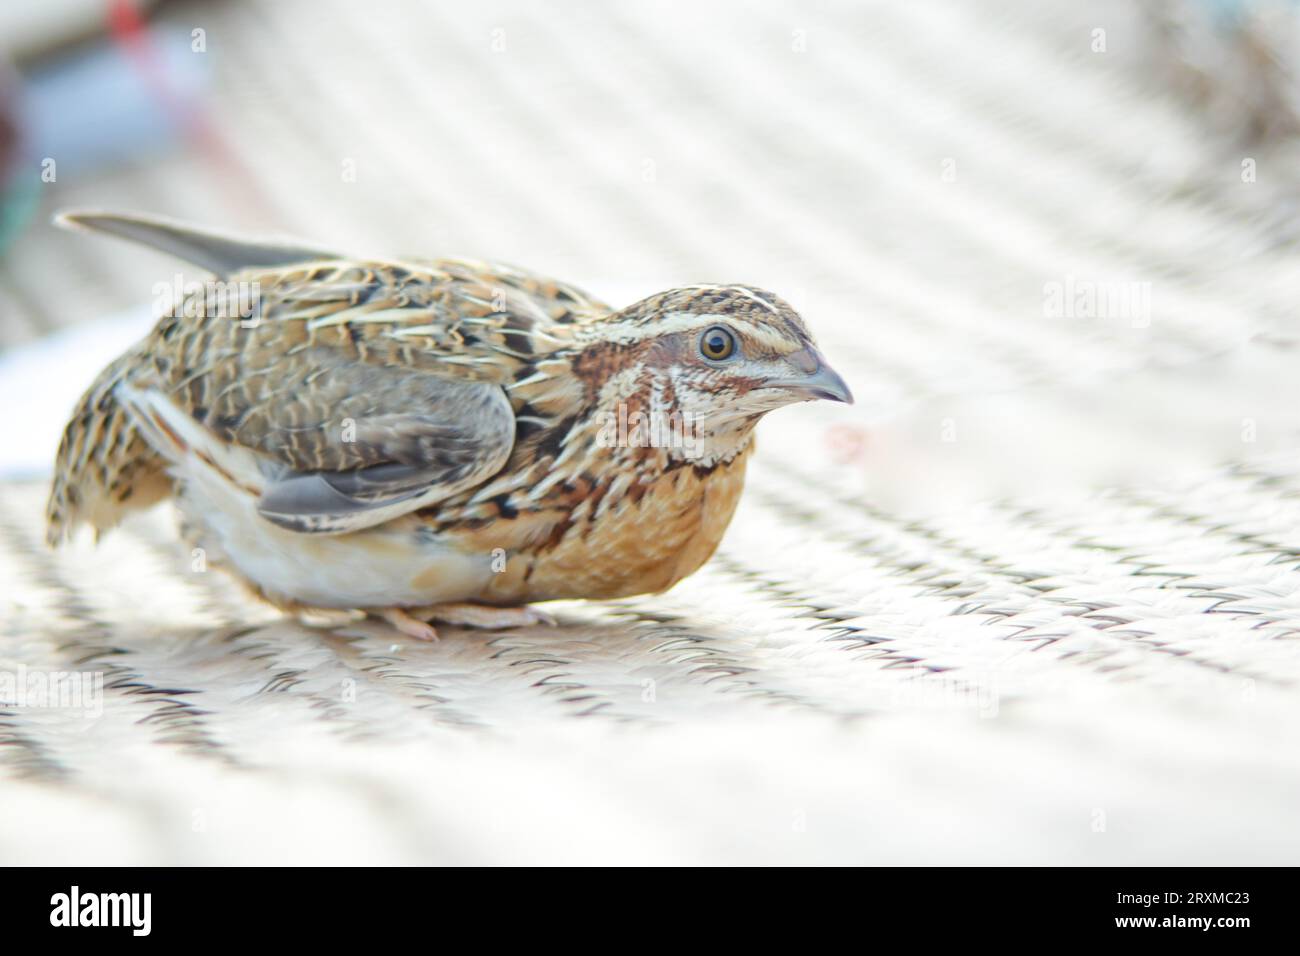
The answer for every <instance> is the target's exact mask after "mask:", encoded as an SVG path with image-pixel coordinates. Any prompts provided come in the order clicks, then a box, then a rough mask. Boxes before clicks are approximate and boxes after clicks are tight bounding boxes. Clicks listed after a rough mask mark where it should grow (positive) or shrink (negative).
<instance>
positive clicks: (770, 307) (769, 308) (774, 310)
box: [727, 285, 781, 315]
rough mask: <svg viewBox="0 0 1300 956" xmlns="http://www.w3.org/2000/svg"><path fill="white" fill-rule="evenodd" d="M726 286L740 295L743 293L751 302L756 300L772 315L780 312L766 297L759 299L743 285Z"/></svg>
mask: <svg viewBox="0 0 1300 956" xmlns="http://www.w3.org/2000/svg"><path fill="white" fill-rule="evenodd" d="M727 288H728V290H729V291H731V292H736V293H738V294H740V295H743V296H744V297H745V298H746V299H749V301H751V302H757V303H758V304H759V305H761V306H762V307H763V308H765V309H767V311H769V312H771V313H772V314H773V315H780V314H781V313H780V312H779V311H777V308H776V306H774V305H773V304H772V303H771V302H768V301H767V300H766V299H761V298H759V297H758V296H756V295H754V293H753V292H751V291H749V290H748V289H746V288H745V287H744V286H743V285H733V286H728V287H727Z"/></svg>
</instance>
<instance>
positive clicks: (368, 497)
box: [232, 367, 515, 534]
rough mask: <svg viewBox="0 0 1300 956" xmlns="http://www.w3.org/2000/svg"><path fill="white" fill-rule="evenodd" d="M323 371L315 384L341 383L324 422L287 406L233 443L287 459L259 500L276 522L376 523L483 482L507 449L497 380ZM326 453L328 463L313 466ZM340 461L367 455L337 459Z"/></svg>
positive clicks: (310, 528)
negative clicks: (281, 418) (307, 419)
mask: <svg viewBox="0 0 1300 956" xmlns="http://www.w3.org/2000/svg"><path fill="white" fill-rule="evenodd" d="M324 375H325V376H328V377H329V378H331V379H332V381H328V382H320V383H318V384H319V385H320V387H321V388H322V389H323V391H324V393H325V394H331V393H332V394H334V395H338V393H339V390H340V389H347V390H349V394H347V395H346V396H344V397H341V398H338V399H337V401H335V402H333V403H331V405H330V414H329V419H330V420H329V421H328V422H327V421H325V420H324V419H322V420H321V421H320V422H319V424H317V425H315V426H311V427H304V426H303V425H302V419H301V417H299V416H296V415H295V416H291V420H292V421H293V424H287V423H283V422H281V423H273V424H272V425H271V427H270V428H266V429H264V430H262V431H261V432H260V434H259V436H258V440H256V441H249V442H241V444H248V445H253V446H255V447H256V446H260V449H261V450H262V451H264V452H266V453H268V454H269V455H271V456H272V458H274V459H278V460H279V461H281V462H284V463H286V464H288V465H289V466H290V467H289V468H288V469H286V470H284V471H283V472H282V473H281V474H279V475H278V476H277V478H276V480H274V481H273V482H272V483H271V484H270V485H269V486H268V487H267V488H266V490H265V491H264V492H263V494H262V497H261V499H260V501H259V502H258V511H259V513H261V515H262V516H263V517H264V518H266V519H267V520H268V521H271V522H273V523H275V524H277V525H279V526H280V527H283V528H288V529H290V530H293V531H301V532H311V533H326V534H339V533H343V532H348V531H356V530H358V529H360V528H366V527H370V526H373V525H376V524H380V523H382V522H384V521H387V520H390V519H391V518H394V517H397V516H399V515H402V514H406V513H407V512H410V511H414V510H416V509H417V508H423V507H426V506H428V505H430V504H434V503H436V502H438V501H441V500H443V499H444V498H447V497H450V496H451V495H454V494H458V493H459V492H461V491H465V490H468V489H470V488H473V487H475V486H477V485H479V484H481V483H483V482H484V481H486V480H488V479H489V478H491V477H492V476H493V475H495V474H496V473H497V472H498V471H500V470H501V468H502V467H503V466H504V465H505V463H506V461H507V459H508V458H509V457H510V452H511V451H512V449H513V448H514V440H515V416H514V410H513V409H512V407H511V405H510V401H509V399H507V398H506V395H505V392H504V391H503V390H502V388H501V387H500V386H499V385H493V384H489V383H484V382H463V381H458V380H454V379H447V378H442V377H439V376H436V375H431V374H428V373H424V372H417V371H413V370H409V369H383V370H375V369H364V368H355V367H347V368H341V369H334V370H330V371H329V372H326V373H324ZM380 378H382V379H384V380H385V381H384V382H383V385H382V387H381V386H380V385H379V384H378V383H377V382H376V379H380ZM366 383H369V384H370V385H371V388H369V389H361V390H358V391H351V387H355V386H361V385H363V384H366ZM340 423H347V424H346V425H345V427H344V428H343V429H340V428H339V427H338V426H339V424H340ZM232 437H234V436H232ZM236 440H238V439H236ZM327 462H328V463H330V464H332V465H334V467H323V468H322V467H320V465H321V464H324V463H327ZM344 462H357V463H370V462H373V464H364V465H363V466H362V467H353V468H347V467H342V468H340V467H337V466H338V465H339V464H342V463H344Z"/></svg>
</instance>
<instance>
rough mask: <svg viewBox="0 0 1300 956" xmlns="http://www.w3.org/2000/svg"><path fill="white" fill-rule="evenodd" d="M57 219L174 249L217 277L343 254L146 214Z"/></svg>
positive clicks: (80, 213) (88, 214)
mask: <svg viewBox="0 0 1300 956" xmlns="http://www.w3.org/2000/svg"><path fill="white" fill-rule="evenodd" d="M54 221H55V223H56V224H57V225H60V226H63V227H65V228H68V229H87V230H90V231H92V232H103V233H108V234H109V235H113V236H118V237H120V238H122V239H129V240H130V241H132V242H138V243H141V244H143V245H146V246H151V247H153V248H154V249H160V250H162V251H163V252H169V253H171V254H172V255H174V256H176V257H177V258H178V259H183V260H185V261H186V262H191V263H193V264H194V265H196V266H200V267H201V268H204V269H207V270H208V271H209V272H212V273H215V274H216V275H218V276H229V275H232V274H233V273H236V272H240V271H242V270H244V269H269V268H275V267H277V266H287V265H294V264H295V263H299V262H316V261H320V260H328V259H337V258H338V253H335V252H328V251H326V250H323V249H315V248H312V247H310V246H305V245H299V244H297V243H295V242H292V241H284V240H257V239H247V238H241V237H239V236H231V235H227V234H225V233H221V232H215V231H213V230H211V229H202V228H200V227H198V226H191V225H188V224H186V223H182V222H176V221H175V220H172V219H166V218H164V217H162V216H149V215H144V214H141V213H117V212H91V211H76V212H64V213H60V214H59V215H58V216H56V217H55V219H54Z"/></svg>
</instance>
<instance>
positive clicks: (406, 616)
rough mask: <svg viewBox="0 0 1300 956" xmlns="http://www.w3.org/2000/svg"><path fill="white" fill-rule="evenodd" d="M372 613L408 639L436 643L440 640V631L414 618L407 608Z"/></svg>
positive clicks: (384, 609)
mask: <svg viewBox="0 0 1300 956" xmlns="http://www.w3.org/2000/svg"><path fill="white" fill-rule="evenodd" d="M371 613H372V614H374V615H375V616H376V617H381V618H383V619H384V620H385V621H387V622H388V623H389V624H391V625H393V627H395V628H397V629H398V630H399V631H401V632H402V633H403V634H405V635H406V636H407V637H413V638H415V639H416V640H418V641H436V640H437V639H438V631H437V629H436V628H435V627H434V626H433V625H432V624H430V623H429V622H427V621H422V620H420V619H419V618H418V617H415V616H413V615H412V614H411V613H410V612H409V611H407V610H406V609H405V608H400V607H386V608H383V609H376V610H373V611H371Z"/></svg>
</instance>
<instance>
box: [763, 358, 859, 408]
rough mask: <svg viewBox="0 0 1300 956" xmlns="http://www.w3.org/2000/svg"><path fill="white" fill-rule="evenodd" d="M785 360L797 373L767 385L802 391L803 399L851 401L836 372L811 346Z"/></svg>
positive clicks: (850, 403) (843, 382) (849, 403)
mask: <svg viewBox="0 0 1300 956" xmlns="http://www.w3.org/2000/svg"><path fill="white" fill-rule="evenodd" d="M786 359H787V360H788V361H789V362H790V364H791V365H792V366H794V370H797V373H796V374H794V375H791V376H790V377H789V378H781V379H773V380H770V381H768V383H767V385H768V387H769V388H784V389H788V390H790V391H792V392H802V393H803V394H804V395H806V396H807V399H806V400H807V401H814V400H816V399H825V400H826V401H828V402H844V404H846V405H852V404H853V393H852V392H850V391H849V386H848V385H847V384H846V383H845V381H844V379H842V378H840V373H839V372H837V371H835V369H833V368H831V367H830V366H829V365H827V364H826V360H825V359H823V358H822V357H821V355H820V354H819V353H818V352H817V351H816V350H815V349H811V348H806V349H800V350H799V351H798V352H794V353H792V354H791V355H787V356H786Z"/></svg>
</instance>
